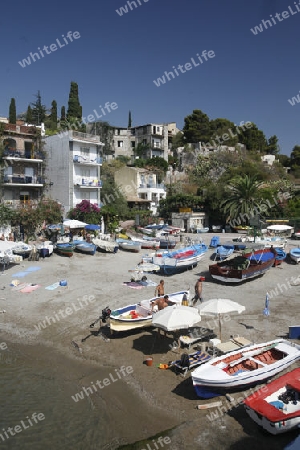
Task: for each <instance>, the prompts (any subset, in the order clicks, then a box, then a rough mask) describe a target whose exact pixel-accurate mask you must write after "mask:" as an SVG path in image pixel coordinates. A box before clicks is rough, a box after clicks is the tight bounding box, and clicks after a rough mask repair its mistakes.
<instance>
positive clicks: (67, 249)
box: [56, 243, 74, 258]
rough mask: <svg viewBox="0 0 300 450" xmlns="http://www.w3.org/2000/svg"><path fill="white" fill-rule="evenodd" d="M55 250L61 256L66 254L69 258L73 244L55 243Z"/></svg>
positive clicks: (72, 250)
mask: <svg viewBox="0 0 300 450" xmlns="http://www.w3.org/2000/svg"><path fill="white" fill-rule="evenodd" d="M56 251H57V253H59V254H60V255H62V256H68V257H69V258H70V257H71V256H73V252H74V245H72V244H67V243H64V244H56Z"/></svg>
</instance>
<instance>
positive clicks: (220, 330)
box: [219, 314, 222, 342]
mask: <svg viewBox="0 0 300 450" xmlns="http://www.w3.org/2000/svg"><path fill="white" fill-rule="evenodd" d="M219 332H220V341H221V342H222V329H221V314H219Z"/></svg>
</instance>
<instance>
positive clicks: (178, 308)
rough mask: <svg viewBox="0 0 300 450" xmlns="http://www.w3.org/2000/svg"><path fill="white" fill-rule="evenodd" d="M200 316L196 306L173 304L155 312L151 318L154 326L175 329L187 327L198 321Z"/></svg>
mask: <svg viewBox="0 0 300 450" xmlns="http://www.w3.org/2000/svg"><path fill="white" fill-rule="evenodd" d="M200 320H201V317H200V315H199V311H198V309H197V308H192V307H190V306H182V305H173V306H167V307H166V308H164V309H162V310H161V311H159V312H157V313H155V314H154V315H153V319H152V325H153V326H154V327H158V328H162V329H163V330H165V331H176V330H182V329H184V328H189V327H191V326H193V325H195V323H197V322H200Z"/></svg>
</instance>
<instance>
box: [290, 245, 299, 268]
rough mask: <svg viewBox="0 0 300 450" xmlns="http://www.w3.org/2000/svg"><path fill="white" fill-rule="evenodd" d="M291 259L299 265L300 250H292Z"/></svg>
mask: <svg viewBox="0 0 300 450" xmlns="http://www.w3.org/2000/svg"><path fill="white" fill-rule="evenodd" d="M289 255H290V258H291V260H293V261H294V262H295V263H296V264H299V262H300V249H298V248H297V249H292V250H290V253H289Z"/></svg>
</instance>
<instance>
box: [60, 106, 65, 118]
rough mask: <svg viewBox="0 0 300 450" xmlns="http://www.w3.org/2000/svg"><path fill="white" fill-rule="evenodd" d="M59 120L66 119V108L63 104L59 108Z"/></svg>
mask: <svg viewBox="0 0 300 450" xmlns="http://www.w3.org/2000/svg"><path fill="white" fill-rule="evenodd" d="M60 120H66V108H65V107H64V106H62V107H61V110H60Z"/></svg>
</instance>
